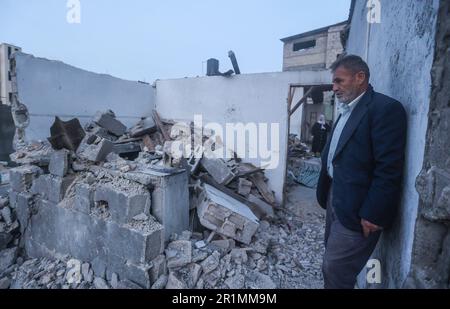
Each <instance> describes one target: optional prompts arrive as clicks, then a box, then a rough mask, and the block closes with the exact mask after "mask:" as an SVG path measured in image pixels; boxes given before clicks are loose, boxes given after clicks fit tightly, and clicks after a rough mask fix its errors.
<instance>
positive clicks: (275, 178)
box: [156, 71, 331, 203]
mask: <svg viewBox="0 0 450 309" xmlns="http://www.w3.org/2000/svg"><path fill="white" fill-rule="evenodd" d="M330 80H331V75H330V72H329V71H301V72H282V73H261V74H245V75H238V76H232V77H230V78H224V77H200V78H183V79H170V80H158V81H157V83H156V89H157V91H156V109H157V110H158V112H159V113H160V114H161V117H163V118H169V119H177V120H186V121H193V120H194V115H195V114H199V115H202V118H203V124H204V125H205V124H206V123H208V122H216V123H218V124H220V125H221V126H223V127H225V124H226V123H237V122H242V123H244V124H247V123H267V124H269V125H270V124H271V123H278V124H279V145H280V147H279V164H278V167H276V168H275V169H271V170H267V171H266V173H265V174H266V176H267V178H268V179H269V185H270V187H271V189H272V190H273V191H274V192H275V197H276V200H277V202H279V203H280V202H281V201H282V197H283V185H284V179H285V171H286V151H287V125H288V114H287V97H288V92H289V84H306V85H314V84H325V83H329V82H330ZM269 128H270V126H269ZM269 138H270V137H269ZM246 145H247V146H248V141H247V143H246ZM247 149H248V147H247ZM247 158H248V156H247ZM246 161H249V162H251V163H254V164H255V165H259V163H260V162H261V158H260V157H258V158H257V159H248V160H246Z"/></svg>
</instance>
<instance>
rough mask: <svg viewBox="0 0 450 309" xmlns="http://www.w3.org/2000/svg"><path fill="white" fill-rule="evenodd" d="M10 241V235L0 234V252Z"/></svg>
mask: <svg viewBox="0 0 450 309" xmlns="http://www.w3.org/2000/svg"><path fill="white" fill-rule="evenodd" d="M12 239H13V237H12V236H11V234H10V233H3V232H0V250H3V249H5V248H6V247H7V246H8V244H9V243H10V242H11V240H12Z"/></svg>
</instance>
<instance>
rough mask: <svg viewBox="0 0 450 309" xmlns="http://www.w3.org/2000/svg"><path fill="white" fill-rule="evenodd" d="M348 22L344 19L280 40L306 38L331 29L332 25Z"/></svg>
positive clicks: (285, 41) (287, 40)
mask: <svg viewBox="0 0 450 309" xmlns="http://www.w3.org/2000/svg"><path fill="white" fill-rule="evenodd" d="M347 22H348V21H342V22H339V23H337V24H333V25H329V26H326V27H322V28H318V29H314V30H311V31H308V32H303V33H300V34H296V35H293V36H288V37H285V38H282V39H280V41H282V42H284V43H287V42H289V41H293V40H297V39H301V38H305V37H308V36H311V35H315V34H319V33H322V32H327V31H328V29H330V28H331V27H335V26H340V25H345V24H347Z"/></svg>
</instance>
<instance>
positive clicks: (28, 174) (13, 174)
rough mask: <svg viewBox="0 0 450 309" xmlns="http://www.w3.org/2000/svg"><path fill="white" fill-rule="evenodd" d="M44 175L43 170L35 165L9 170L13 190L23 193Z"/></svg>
mask: <svg viewBox="0 0 450 309" xmlns="http://www.w3.org/2000/svg"><path fill="white" fill-rule="evenodd" d="M42 174H43V171H42V169H41V168H39V167H37V166H34V165H31V166H30V165H24V166H19V167H15V168H12V169H10V170H9V182H10V185H11V189H13V190H14V191H16V192H23V191H27V190H29V189H30V187H31V185H32V183H33V180H34V179H36V178H37V177H39V176H40V175H42Z"/></svg>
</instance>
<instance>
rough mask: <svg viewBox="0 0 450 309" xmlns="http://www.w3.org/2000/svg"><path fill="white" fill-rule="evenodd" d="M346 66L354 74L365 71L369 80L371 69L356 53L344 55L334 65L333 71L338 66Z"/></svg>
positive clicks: (332, 66)
mask: <svg viewBox="0 0 450 309" xmlns="http://www.w3.org/2000/svg"><path fill="white" fill-rule="evenodd" d="M341 66H342V67H344V68H346V69H347V70H350V71H351V72H352V73H353V74H356V73H359V72H361V71H362V72H364V74H365V75H366V78H367V80H369V78H370V70H369V66H368V65H367V63H366V62H365V61H364V60H362V58H361V57H359V56H356V55H342V56H340V57H339V58H338V59H337V60H336V61H335V62H334V63H333V64H332V65H331V67H330V68H331V71H332V72H334V71H336V69H337V68H338V67H341Z"/></svg>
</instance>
